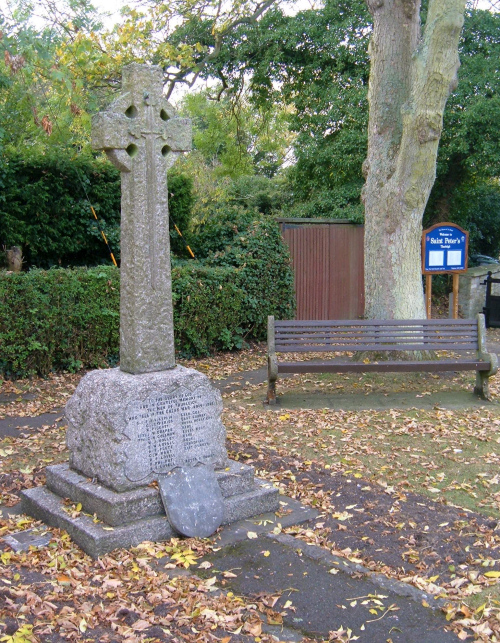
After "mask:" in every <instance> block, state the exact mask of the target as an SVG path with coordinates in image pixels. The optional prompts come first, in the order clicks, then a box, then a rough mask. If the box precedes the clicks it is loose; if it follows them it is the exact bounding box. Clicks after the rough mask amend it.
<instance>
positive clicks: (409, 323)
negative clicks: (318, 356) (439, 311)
mask: <svg viewBox="0 0 500 643" xmlns="http://www.w3.org/2000/svg"><path fill="white" fill-rule="evenodd" d="M485 333H486V330H485V325H484V316H483V315H478V317H477V320H470V319H453V320H449V319H447V320H436V319H407V320H381V319H374V320H326V321H325V320H312V321H309V320H305V321H304V320H278V321H276V320H275V319H274V317H269V321H268V347H269V348H268V395H267V399H268V401H269V403H270V404H273V403H275V402H276V392H275V384H276V378H277V376H278V373H325V372H331V373H347V372H360V373H365V372H440V371H461V370H462V371H464V370H470V371H476V386H475V389H474V391H475V392H476V393H477V394H478V395H480V396H481V397H483V398H485V397H486V398H488V378H489V377H491V375H494V374H495V373H496V372H497V370H498V359H497V356H496V355H495V354H494V353H488V352H487V350H486V344H485ZM443 350H444V351H449V352H457V353H462V352H464V351H475V352H476V358H475V359H472V358H467V357H462V358H460V359H458V358H456V359H440V358H438V359H435V360H424V361H420V360H416V359H413V360H412V359H408V360H398V361H394V360H388V361H375V362H368V363H365V362H364V361H358V362H356V361H350V362H347V361H342V360H341V361H338V360H331V361H328V362H317V361H316V362H314V361H313V362H282V363H278V359H277V355H276V354H277V353H295V352H297V353H315V352H321V353H327V352H328V353H359V352H362V351H367V352H379V351H383V352H388V351H401V352H412V351H443Z"/></svg>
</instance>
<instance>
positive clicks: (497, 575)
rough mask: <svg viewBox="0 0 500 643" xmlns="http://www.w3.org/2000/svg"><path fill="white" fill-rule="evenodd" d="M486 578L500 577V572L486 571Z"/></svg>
mask: <svg viewBox="0 0 500 643" xmlns="http://www.w3.org/2000/svg"><path fill="white" fill-rule="evenodd" d="M484 575H485V576H486V578H500V572H485V573H484Z"/></svg>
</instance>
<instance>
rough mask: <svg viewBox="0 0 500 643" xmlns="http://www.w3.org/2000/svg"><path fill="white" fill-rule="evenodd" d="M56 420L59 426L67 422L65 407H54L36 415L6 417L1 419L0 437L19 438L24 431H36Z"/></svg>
mask: <svg viewBox="0 0 500 643" xmlns="http://www.w3.org/2000/svg"><path fill="white" fill-rule="evenodd" d="M58 418H61V419H58ZM56 420H58V421H57V424H58V425H59V426H62V425H64V424H66V418H65V417H64V409H54V410H53V411H51V412H50V413H42V414H41V415H37V416H36V417H6V418H4V419H3V420H0V439H1V438H6V437H8V436H10V437H16V438H17V437H19V436H20V435H21V433H23V431H24V432H28V431H36V429H40V428H41V427H42V426H45V425H46V424H49V425H52V424H54V422H55V421H56Z"/></svg>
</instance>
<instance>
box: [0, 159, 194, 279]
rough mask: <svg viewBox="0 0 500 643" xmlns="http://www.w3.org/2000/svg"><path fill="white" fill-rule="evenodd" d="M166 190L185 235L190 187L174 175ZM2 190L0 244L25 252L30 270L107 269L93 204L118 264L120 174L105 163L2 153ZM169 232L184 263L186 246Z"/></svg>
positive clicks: (189, 207) (0, 160) (188, 213)
mask: <svg viewBox="0 0 500 643" xmlns="http://www.w3.org/2000/svg"><path fill="white" fill-rule="evenodd" d="M168 186H169V208H170V214H171V217H172V219H173V221H175V223H176V224H177V226H178V227H179V228H180V230H181V232H182V233H183V234H184V233H185V232H186V231H187V229H188V226H189V220H190V217H191V208H192V206H193V194H192V180H191V179H190V178H189V177H187V176H186V175H184V174H181V173H178V172H176V171H175V170H174V171H172V172H170V173H169V177H168ZM0 188H1V193H0V244H1V245H2V246H5V247H7V248H9V247H11V246H14V245H17V246H20V247H22V249H23V254H24V257H25V262H26V267H31V266H36V267H38V268H50V267H52V266H63V267H66V266H80V265H87V266H95V265H99V264H107V263H109V262H110V257H109V253H108V249H107V246H106V245H105V243H104V242H103V239H102V236H101V232H100V229H99V227H98V225H97V223H96V221H95V219H94V216H93V214H92V211H91V209H90V204H92V205H93V207H94V209H95V211H96V214H97V216H98V217H99V225H100V227H101V229H103V230H104V233H105V234H106V237H107V238H108V241H109V243H110V246H111V250H112V252H113V254H114V255H115V257H116V259H117V260H118V261H119V258H120V173H119V172H118V170H117V169H116V168H115V167H113V165H112V164H111V163H109V162H107V161H106V160H105V159H104V158H98V159H93V158H92V157H91V156H82V155H80V156H72V155H68V154H67V153H66V154H58V155H55V154H54V155H53V156H44V155H33V156H31V157H29V156H24V155H23V156H20V155H16V154H10V155H5V154H4V155H1V156H0ZM87 196H88V198H87ZM89 201H90V202H89ZM171 228H172V229H171V239H172V249H173V251H174V252H176V253H178V254H180V255H181V256H186V255H187V251H186V249H185V244H184V242H183V241H182V240H181V239H180V238H179V236H178V234H177V232H176V231H175V229H174V228H173V226H171Z"/></svg>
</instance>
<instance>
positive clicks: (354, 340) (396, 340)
mask: <svg viewBox="0 0 500 643" xmlns="http://www.w3.org/2000/svg"><path fill="white" fill-rule="evenodd" d="M417 342H418V343H419V344H436V343H440V344H443V346H446V345H456V346H458V345H460V344H472V345H473V346H475V347H476V346H477V337H475V338H474V337H458V338H457V337H448V336H446V337H435V336H434V337H422V335H403V336H401V337H392V336H391V335H382V336H381V337H373V335H369V336H368V337H363V336H362V335H354V336H351V337H338V336H334V335H333V336H332V335H330V336H328V335H304V336H303V337H299V336H296V337H276V343H277V344H281V345H282V346H287V345H290V344H339V345H344V344H359V345H360V346H363V345H364V344H392V345H397V344H415V343H417Z"/></svg>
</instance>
